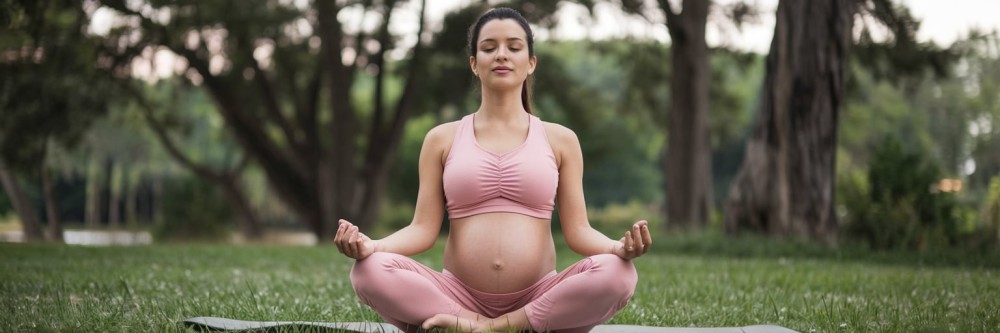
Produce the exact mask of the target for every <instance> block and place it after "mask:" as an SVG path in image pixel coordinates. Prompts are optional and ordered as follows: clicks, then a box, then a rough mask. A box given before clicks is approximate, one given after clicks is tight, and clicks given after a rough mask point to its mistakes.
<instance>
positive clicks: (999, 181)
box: [979, 176, 1000, 243]
mask: <svg viewBox="0 0 1000 333" xmlns="http://www.w3.org/2000/svg"><path fill="white" fill-rule="evenodd" d="M979 219H980V221H981V224H980V227H981V228H982V229H983V230H982V231H984V232H983V233H980V234H983V235H984V236H986V237H988V238H990V239H992V241H993V242H995V243H996V242H1000V176H996V177H993V179H992V180H991V181H990V188H989V191H988V193H987V195H986V200H985V201H983V208H982V209H980V210H979Z"/></svg>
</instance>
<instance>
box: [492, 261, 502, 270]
mask: <svg viewBox="0 0 1000 333" xmlns="http://www.w3.org/2000/svg"><path fill="white" fill-rule="evenodd" d="M502 269H503V261H500V260H494V261H493V270H496V271H499V270H502Z"/></svg>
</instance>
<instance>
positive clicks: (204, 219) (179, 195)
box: [153, 177, 233, 241]
mask: <svg viewBox="0 0 1000 333" xmlns="http://www.w3.org/2000/svg"><path fill="white" fill-rule="evenodd" d="M163 192H164V193H163V220H162V221H157V222H156V226H155V227H154V228H153V237H154V238H155V239H156V240H157V241H181V240H199V241H218V240H225V239H226V238H227V237H228V236H229V233H230V228H231V225H232V219H233V211H232V208H231V207H230V206H229V203H228V202H227V201H226V199H225V197H223V194H222V191H221V190H220V189H218V188H217V187H215V186H214V185H212V184H209V183H206V182H204V181H202V180H200V179H196V178H194V177H185V178H181V179H177V180H175V181H172V182H168V183H167V185H166V186H164V191H163Z"/></svg>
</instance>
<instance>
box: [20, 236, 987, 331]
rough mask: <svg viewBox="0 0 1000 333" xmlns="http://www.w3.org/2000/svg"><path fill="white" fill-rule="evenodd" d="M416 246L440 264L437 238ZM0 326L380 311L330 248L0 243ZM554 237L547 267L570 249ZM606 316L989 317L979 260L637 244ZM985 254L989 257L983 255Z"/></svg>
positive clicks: (946, 326)
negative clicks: (681, 249)
mask: <svg viewBox="0 0 1000 333" xmlns="http://www.w3.org/2000/svg"><path fill="white" fill-rule="evenodd" d="M442 243H443V242H439V246H438V247H437V248H435V250H433V251H431V252H429V253H426V254H424V255H421V256H418V257H417V259H418V260H420V261H422V262H424V263H426V264H428V265H430V266H431V267H433V268H436V269H440V267H441V257H440V256H441V253H442V251H441V244H442ZM0 252H2V253H3V255H2V256H0V263H2V265H3V267H4V269H3V272H2V273H0V281H2V282H0V292H2V295H3V297H2V301H0V302H2V305H3V309H4V311H3V312H2V313H0V331H3V332H21V331H87V332H92V331H116V332H117V331H143V332H146V331H184V330H185V328H184V327H182V326H180V325H179V324H178V323H179V321H180V320H182V319H184V318H188V317H196V316H217V317H228V318H235V319H243V320H273V321H296V320H305V321H380V319H379V318H378V316H377V315H376V314H375V313H374V312H372V311H370V310H369V309H367V308H366V307H365V306H363V305H362V304H361V303H360V302H359V301H357V299H356V297H355V296H354V292H353V290H352V289H351V286H350V283H349V281H348V279H347V275H348V272H349V271H350V265H351V262H350V261H349V260H348V259H346V258H343V257H341V256H340V255H339V254H337V253H336V250H335V249H333V248H332V247H325V246H320V247H287V246H286V247H276V246H229V245H190V246H182V245H154V246H138V247H80V246H60V245H15V244H0ZM579 258H580V257H579V256H577V255H574V254H571V253H568V252H567V250H566V249H565V248H564V247H563V246H560V258H559V267H560V269H561V268H564V267H566V266H568V265H569V264H571V263H572V262H574V261H576V260H579ZM637 267H638V269H639V272H640V281H639V286H638V289H637V290H636V294H635V296H634V297H633V299H632V301H631V302H630V304H629V305H628V307H627V308H626V309H625V310H623V311H622V312H621V313H619V314H618V315H617V316H616V317H615V318H614V319H613V320H612V321H611V322H610V323H611V324H638V325H653V326H681V327H686V326H699V327H708V326H745V325H754V324H774V325H781V326H785V327H789V328H792V329H795V330H798V331H802V332H924V331H926V332H937V331H950V332H988V331H995V330H996V328H997V327H1000V315H998V310H997V309H1000V279H998V278H997V277H998V276H997V272H998V271H997V269H996V268H989V267H978V266H969V267H948V266H942V267H931V266H921V265H894V264H886V263H875V262H868V261H863V260H861V261H858V260H837V259H829V258H819V259H813V258H808V257H805V258H803V257H788V256H779V257H766V256H752V257H734V256H708V255H697V254H682V253H675V252H674V251H669V252H668V251H662V250H661V251H660V252H656V253H651V254H649V255H647V256H646V257H643V258H641V259H639V260H638V261H637ZM992 267H995V266H992Z"/></svg>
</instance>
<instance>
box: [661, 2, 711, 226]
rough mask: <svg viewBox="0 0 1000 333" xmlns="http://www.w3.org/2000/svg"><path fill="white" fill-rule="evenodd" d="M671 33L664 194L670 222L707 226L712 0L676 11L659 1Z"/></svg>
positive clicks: (689, 5)
mask: <svg viewBox="0 0 1000 333" xmlns="http://www.w3.org/2000/svg"><path fill="white" fill-rule="evenodd" d="M658 3H659V4H660V9H661V10H662V11H663V13H664V15H665V16H666V17H667V21H666V24H667V29H668V30H670V41H671V44H670V65H671V73H672V75H673V78H672V81H671V84H670V109H669V110H668V115H667V150H666V157H665V161H664V180H665V182H664V193H665V194H666V205H665V208H666V215H667V224H668V225H676V226H677V227H680V228H693V227H700V226H704V225H706V224H707V223H708V218H709V216H710V214H711V211H712V206H713V204H712V149H711V143H710V142H709V133H708V128H709V120H708V119H709V115H708V110H709V107H708V103H709V101H708V93H709V85H710V83H709V81H710V78H711V71H709V67H708V63H709V50H708V44H707V43H706V42H705V26H706V23H707V22H708V8H709V5H710V3H711V1H707V0H684V2H683V5H682V9H681V11H680V12H679V13H675V12H674V10H673V9H671V8H670V2H669V1H668V0H659V1H658Z"/></svg>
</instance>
